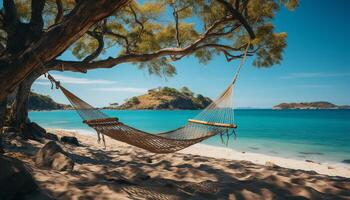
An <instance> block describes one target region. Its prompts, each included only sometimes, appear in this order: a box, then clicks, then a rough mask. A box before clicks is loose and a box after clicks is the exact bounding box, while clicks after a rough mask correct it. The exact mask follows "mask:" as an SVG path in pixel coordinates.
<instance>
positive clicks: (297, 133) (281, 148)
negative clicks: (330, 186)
mask: <svg viewBox="0 0 350 200" xmlns="http://www.w3.org/2000/svg"><path fill="white" fill-rule="evenodd" d="M104 112H105V113H107V114H108V115H109V116H115V117H119V119H120V121H122V122H124V123H127V124H128V125H131V126H134V127H136V128H138V129H142V130H145V131H149V132H160V131H167V130H171V129H175V128H178V127H179V126H182V125H183V124H185V123H186V121H187V119H189V118H192V117H194V116H195V115H196V114H197V113H198V112H199V111H188V110H185V111H149V110H145V111H125V110H124V111H116V110H105V111H104ZM30 118H31V120H32V121H35V122H37V123H39V124H40V125H42V126H43V127H46V128H62V129H81V130H84V131H85V132H88V133H89V132H90V133H93V129H91V128H89V127H88V126H86V125H85V124H83V123H81V119H80V117H79V116H78V114H77V113H76V112H75V111H43V112H30ZM235 119H236V123H237V124H238V129H237V139H236V140H231V141H230V143H229V146H228V148H233V149H235V150H239V151H245V152H256V153H264V154H270V155H275V156H280V157H292V158H296V159H312V160H315V161H320V162H341V161H342V160H345V159H350V145H349V143H350V110H270V109H256V110H255V109H252V110H251V109H249V110H244V109H242V110H239V109H238V110H236V111H235ZM203 143H205V144H209V145H215V146H225V145H222V144H221V140H220V138H219V137H212V138H210V139H208V140H206V141H204V142H203Z"/></svg>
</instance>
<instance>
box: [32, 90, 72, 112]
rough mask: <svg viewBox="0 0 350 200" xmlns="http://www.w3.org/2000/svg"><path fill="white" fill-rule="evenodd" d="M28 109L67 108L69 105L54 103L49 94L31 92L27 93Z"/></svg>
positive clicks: (69, 107)
mask: <svg viewBox="0 0 350 200" xmlns="http://www.w3.org/2000/svg"><path fill="white" fill-rule="evenodd" d="M28 106H29V110H68V109H72V107H71V106H70V105H65V104H60V103H56V102H55V101H54V100H52V99H51V98H50V97H49V96H45V95H41V94H37V93H34V92H31V93H30V95H29V105H28Z"/></svg>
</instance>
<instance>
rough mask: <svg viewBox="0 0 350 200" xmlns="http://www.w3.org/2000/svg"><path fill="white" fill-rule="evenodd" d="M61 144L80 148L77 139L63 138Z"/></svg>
mask: <svg viewBox="0 0 350 200" xmlns="http://www.w3.org/2000/svg"><path fill="white" fill-rule="evenodd" d="M61 142H64V143H68V144H73V145H76V146H79V142H78V139H77V138H76V137H70V136H63V137H61Z"/></svg>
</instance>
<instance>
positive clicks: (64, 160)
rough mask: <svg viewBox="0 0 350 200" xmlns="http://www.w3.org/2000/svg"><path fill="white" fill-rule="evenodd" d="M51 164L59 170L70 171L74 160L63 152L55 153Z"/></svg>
mask: <svg viewBox="0 0 350 200" xmlns="http://www.w3.org/2000/svg"><path fill="white" fill-rule="evenodd" d="M51 166H52V168H53V169H56V170H59V171H72V170H73V167H74V162H73V161H72V160H71V159H70V158H68V157H67V156H66V155H64V154H63V153H55V154H54V155H53V161H52V165H51Z"/></svg>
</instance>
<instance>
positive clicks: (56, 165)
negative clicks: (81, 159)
mask: <svg viewBox="0 0 350 200" xmlns="http://www.w3.org/2000/svg"><path fill="white" fill-rule="evenodd" d="M34 161H35V164H36V165H37V166H38V167H44V168H51V169H55V170H59V171H63V170H73V167H74V162H73V160H72V159H70V158H69V157H68V156H67V154H66V153H65V152H64V151H63V149H62V148H61V147H60V146H59V145H58V144H57V143H56V142H54V141H50V142H48V143H47V144H45V146H44V147H43V148H41V149H40V150H39V151H38V152H37V153H36V155H35V158H34Z"/></svg>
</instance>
